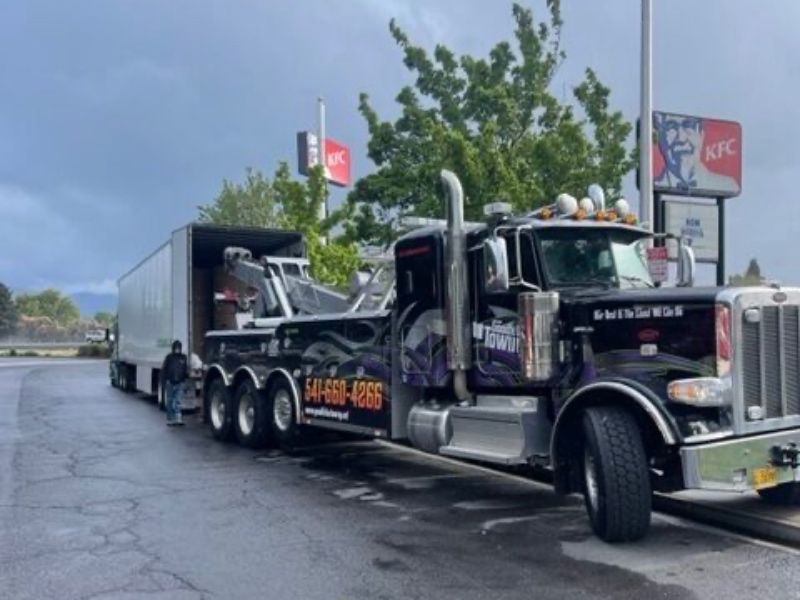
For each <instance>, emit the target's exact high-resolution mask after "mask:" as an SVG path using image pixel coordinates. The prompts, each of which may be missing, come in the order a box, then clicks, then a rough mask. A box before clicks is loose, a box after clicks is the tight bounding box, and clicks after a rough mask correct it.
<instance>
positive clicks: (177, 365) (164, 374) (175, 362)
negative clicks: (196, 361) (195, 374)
mask: <svg viewBox="0 0 800 600" xmlns="http://www.w3.org/2000/svg"><path fill="white" fill-rule="evenodd" d="M187 379H189V361H188V359H187V358H186V355H185V354H181V353H176V352H170V353H169V354H167V357H166V358H165V359H164V364H163V365H161V381H162V382H165V381H166V382H169V383H183V382H185V381H186V380H187Z"/></svg>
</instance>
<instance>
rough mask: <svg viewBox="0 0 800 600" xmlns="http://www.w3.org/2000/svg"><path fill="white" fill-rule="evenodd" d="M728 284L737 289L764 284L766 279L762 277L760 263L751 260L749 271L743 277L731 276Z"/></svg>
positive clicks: (748, 266)
mask: <svg viewBox="0 0 800 600" xmlns="http://www.w3.org/2000/svg"><path fill="white" fill-rule="evenodd" d="M728 283H729V284H730V285H732V286H737V287H743V286H748V285H761V284H763V283H764V278H763V277H762V275H761V267H759V266H758V261H757V260H756V259H755V258H751V259H750V263H749V264H748V265H747V270H746V271H745V272H744V273H743V274H741V275H731V276H730V277H729V278H728Z"/></svg>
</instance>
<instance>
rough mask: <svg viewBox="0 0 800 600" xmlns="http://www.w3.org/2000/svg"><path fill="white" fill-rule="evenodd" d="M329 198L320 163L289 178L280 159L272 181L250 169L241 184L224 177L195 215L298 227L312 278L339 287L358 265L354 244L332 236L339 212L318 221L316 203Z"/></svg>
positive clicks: (227, 221) (208, 219)
mask: <svg viewBox="0 0 800 600" xmlns="http://www.w3.org/2000/svg"><path fill="white" fill-rule="evenodd" d="M327 197H328V188H327V184H326V182H325V177H324V173H323V169H322V167H321V166H316V167H314V168H313V169H311V172H310V173H309V177H308V179H307V180H306V181H304V182H302V181H297V180H295V179H294V178H293V177H292V174H291V171H290V169H289V165H288V164H287V163H285V162H282V163H280V165H279V166H278V168H277V170H276V171H275V174H274V176H273V178H272V179H271V180H270V179H269V178H267V177H266V176H264V175H263V174H262V173H261V172H259V171H256V170H253V169H251V168H248V169H247V175H246V180H245V183H244V184H237V183H232V182H230V181H227V180H225V181H224V183H223V189H222V192H220V194H219V195H218V196H217V198H216V199H215V200H214V202H212V203H211V204H209V205H207V206H201V207H198V208H199V211H200V218H199V220H200V222H205V223H217V224H225V225H244V226H257V227H266V228H276V229H289V230H293V231H299V232H301V233H303V235H304V236H305V240H306V246H307V249H308V255H309V259H310V261H311V271H312V275H313V276H314V278H315V279H317V280H318V281H321V282H324V283H330V284H333V285H339V286H342V285H346V284H347V282H348V280H349V277H350V275H351V274H352V272H353V271H354V270H355V269H356V268H357V267H358V264H359V261H358V249H357V247H356V245H355V244H353V243H350V242H348V241H346V240H343V239H336V238H335V237H334V235H333V229H334V227H335V226H336V225H337V224H338V223H339V222H340V221H341V219H342V218H343V217H344V213H343V212H342V211H334V212H333V213H332V214H330V215H329V216H328V218H327V219H325V220H324V221H320V219H319V212H320V208H321V206H322V204H323V203H324V202H325V201H326V199H327ZM326 240H327V243H325V242H326Z"/></svg>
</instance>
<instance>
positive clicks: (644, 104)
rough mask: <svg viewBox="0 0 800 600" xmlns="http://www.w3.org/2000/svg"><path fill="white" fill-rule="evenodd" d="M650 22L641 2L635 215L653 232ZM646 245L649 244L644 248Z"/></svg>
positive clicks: (648, 5)
mask: <svg viewBox="0 0 800 600" xmlns="http://www.w3.org/2000/svg"><path fill="white" fill-rule="evenodd" d="M652 36H653V21H652V0H642V52H641V54H642V55H641V60H642V64H641V82H640V83H641V94H640V100H641V107H640V111H639V112H640V115H639V122H640V127H639V211H640V213H641V214H640V217H641V220H642V222H643V223H647V227H648V229H650V230H651V231H652V230H653V225H654V223H653V214H654V211H653V39H652ZM648 245H649V244H648Z"/></svg>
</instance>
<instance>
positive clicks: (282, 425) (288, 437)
mask: <svg viewBox="0 0 800 600" xmlns="http://www.w3.org/2000/svg"><path fill="white" fill-rule="evenodd" d="M206 410H207V414H208V415H209V421H210V423H211V432H212V434H213V436H214V437H215V438H216V439H218V440H220V441H229V440H232V439H234V438H236V440H237V441H238V442H239V443H240V444H241V445H242V446H245V447H247V448H263V447H264V446H267V445H270V444H275V445H278V446H281V447H284V448H285V447H290V446H292V445H293V443H294V442H295V440H296V437H297V414H296V410H295V404H294V396H293V394H292V391H291V388H290V387H289V384H288V383H287V382H286V381H285V380H283V379H278V380H276V381H275V382H273V383H272V384H271V385H270V386H269V387H268V388H267V390H266V391H264V390H259V389H258V388H257V387H256V385H255V383H254V382H253V381H252V380H251V379H245V380H244V381H243V382H242V383H240V384H239V385H238V386H237V387H236V389H235V390H234V391H233V394H231V391H230V390H229V388H228V387H227V386H226V385H225V383H224V382H223V381H222V380H221V379H216V380H215V381H213V382H212V383H211V385H210V386H209V388H208V391H207V393H206Z"/></svg>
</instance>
